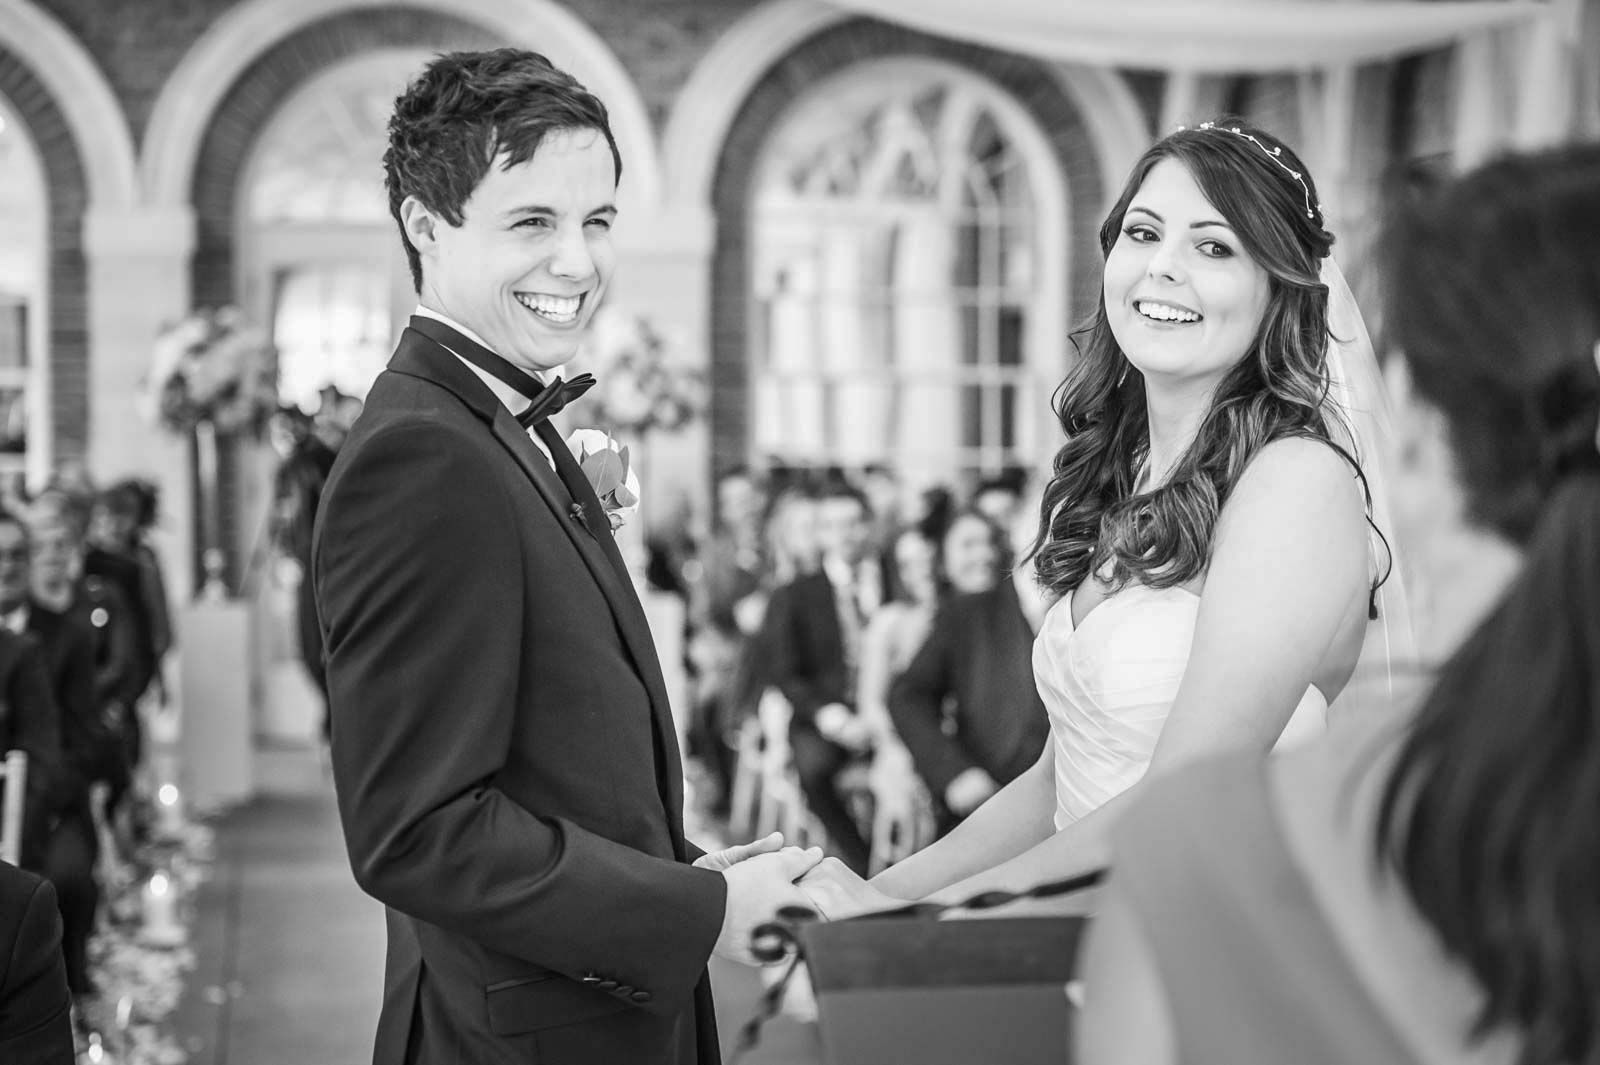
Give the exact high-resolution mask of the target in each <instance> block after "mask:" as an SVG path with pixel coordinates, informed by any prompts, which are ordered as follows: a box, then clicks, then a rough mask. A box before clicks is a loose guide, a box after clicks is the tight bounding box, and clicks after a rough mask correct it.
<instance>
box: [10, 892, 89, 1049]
mask: <svg viewBox="0 0 1600 1065" xmlns="http://www.w3.org/2000/svg"><path fill="white" fill-rule="evenodd" d="M75 1060H76V1057H75V1053H74V1049H73V1041H72V996H71V994H70V993H69V992H68V990H67V973H66V969H65V967H64V966H63V964H62V960H61V916H60V914H59V913H58V912H57V910H56V893H55V889H54V888H52V887H51V886H50V881H48V880H45V879H43V878H41V877H38V876H35V875H34V874H33V873H29V872H24V871H23V870H21V869H18V868H17V867H16V866H14V865H9V864H7V863H6V862H0V1061H4V1062H15V1063H16V1065H73V1062H74V1061H75Z"/></svg>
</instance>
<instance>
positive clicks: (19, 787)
mask: <svg viewBox="0 0 1600 1065" xmlns="http://www.w3.org/2000/svg"><path fill="white" fill-rule="evenodd" d="M0 785H3V790H0V861H5V862H10V863H11V864H12V865H16V864H17V863H18V862H19V861H20V860H21V858H22V804H23V794H24V792H25V790H26V788H27V786H28V755H27V753H26V752H24V751H7V752H6V757H5V761H4V762H3V763H0Z"/></svg>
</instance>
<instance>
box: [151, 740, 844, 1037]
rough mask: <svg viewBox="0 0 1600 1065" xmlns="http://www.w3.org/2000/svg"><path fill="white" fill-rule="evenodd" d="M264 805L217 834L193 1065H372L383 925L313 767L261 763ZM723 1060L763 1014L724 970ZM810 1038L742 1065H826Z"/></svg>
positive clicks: (776, 1032)
mask: <svg viewBox="0 0 1600 1065" xmlns="http://www.w3.org/2000/svg"><path fill="white" fill-rule="evenodd" d="M256 768H257V774H256V777H257V780H258V781H259V782H260V786H259V789H258V794H257V797H256V798H255V799H254V800H253V801H252V802H250V803H249V804H248V805H245V806H243V807H240V808H238V809H236V810H234V811H232V812H231V813H229V814H228V815H226V816H225V817H222V818H221V819H219V820H218V821H217V822H216V824H215V827H216V831H217V859H216V862H215V865H214V867H213V869H212V875H211V879H210V880H209V882H208V883H207V884H206V885H205V886H204V887H203V888H202V890H201V893H200V898H199V900H198V918H197V928H196V930H195V946H196V953H197V955H198V958H199V967H198V969H197V971H196V972H194V973H193V974H191V979H190V981H189V984H188V986H187V988H186V992H185V996H184V1001H183V1003H182V1004H181V1006H180V1007H179V1010H178V1012H177V1014H176V1016H175V1023H176V1025H177V1028H178V1030H179V1032H180V1034H181V1039H180V1043H183V1044H185V1045H186V1046H187V1047H188V1049H189V1051H190V1059H189V1065H365V1063H366V1062H368V1061H370V1060H371V1045H372V1044H371V1040H372V1030H373V1025H374V1022H375V1019H376V1017H377V1011H378V1002H379V993H380V989H381V983H382V978H383V948H384V934H383V914H382V911H381V909H380V908H379V907H378V905H377V904H376V903H375V902H373V901H372V900H371V899H369V898H367V897H366V896H365V895H363V894H362V893H361V891H360V889H359V888H357V887H356V885H355V882H354V880H353V879H352V878H351V875H350V869H349V865H348V864H347V862H346V859H345V854H344V847H343V842H342V840H341V838H340V833H339V824H338V818H337V815H336V813H335V811H334V806H333V789H332V784H331V782H329V781H328V779H327V778H326V776H325V774H324V772H323V770H322V767H321V765H320V764H319V762H318V759H317V755H316V754H315V753H314V752H311V751H306V750H290V751H260V752H258V753H257V766H256ZM712 979H713V982H714V984H715V986H716V989H717V1003H718V1015H719V1019H720V1021H721V1027H722V1031H723V1044H724V1048H725V1053H726V1052H727V1050H728V1048H731V1047H732V1046H733V1045H734V1039H735V1032H736V1031H737V1029H738V1028H739V1027H740V1026H741V1025H742V1024H743V1023H744V1021H745V1020H746V1019H748V1018H749V1017H750V1016H751V1014H752V1013H753V1012H754V1010H755V1004H756V998H757V996H758V995H759V993H760V983H759V980H758V978H757V975H756V973H755V972H754V971H753V970H749V969H745V968H742V967H740V966H736V965H725V964H723V963H721V962H715V963H714V964H713V967H712ZM821 1061H822V1056H821V1051H820V1049H819V1043H818V1040H817V1036H816V1030H815V1028H814V1027H813V1026H811V1025H808V1024H802V1023H800V1022H797V1021H795V1020H793V1019H790V1018H787V1017H785V1018H780V1019H778V1020H777V1021H775V1022H773V1023H771V1024H769V1025H768V1026H767V1029H766V1030H765V1032H764V1033H763V1037H762V1043H761V1046H760V1047H759V1048H758V1049H757V1050H756V1051H755V1052H753V1053H751V1054H750V1055H748V1056H747V1057H746V1058H745V1059H744V1061H743V1063H742V1065H820V1063H821Z"/></svg>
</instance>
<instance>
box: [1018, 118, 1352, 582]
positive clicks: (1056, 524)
mask: <svg viewBox="0 0 1600 1065" xmlns="http://www.w3.org/2000/svg"><path fill="white" fill-rule="evenodd" d="M1215 125H1224V126H1226V127H1227V129H1225V130H1224V129H1205V128H1197V129H1185V130H1179V131H1178V132H1176V133H1173V134H1171V135H1170V136H1168V137H1165V138H1163V139H1162V140H1160V141H1158V142H1157V143H1156V144H1155V145H1154V146H1153V147H1151V148H1150V149H1149V150H1148V151H1146V152H1145V153H1144V155H1143V156H1142V157H1141V158H1140V159H1139V161H1138V163H1137V164H1135V166H1134V168H1133V173H1132V174H1130V175H1129V176H1128V182H1127V185H1126V186H1125V187H1124V188H1123V190H1122V195H1121V196H1120V197H1119V198H1118V199H1117V202H1116V204H1115V205H1114V206H1113V207H1112V208H1111V211H1110V213H1109V214H1108V215H1107V216H1106V220H1105V223H1104V224H1103V225H1102V226H1101V227H1100V250H1101V254H1102V256H1109V255H1110V252H1111V248H1112V246H1113V245H1114V244H1115V243H1116V242H1117V239H1118V237H1119V236H1120V235H1121V233H1122V226H1123V216H1124V214H1125V213H1126V212H1127V210H1128V205H1129V203H1131V202H1132V200H1133V198H1134V196H1135V195H1136V194H1137V193H1138V191H1139V188H1140V186H1141V185H1142V184H1143V183H1144V179H1145V176H1146V175H1147V174H1149V173H1150V171H1151V169H1153V168H1154V167H1155V165H1156V164H1157V163H1159V162H1161V161H1162V160H1163V159H1174V160H1176V161H1178V162H1179V163H1181V164H1182V165H1183V167H1184V169H1186V170H1187V171H1188V172H1189V174H1190V175H1191V176H1192V177H1193V178H1194V180H1195V183H1196V184H1197V185H1199V187H1200V191H1201V192H1202V193H1203V194H1204V195H1205V197H1206V199H1207V200H1208V201H1210V203H1211V205H1212V206H1213V207H1215V208H1216V209H1217V210H1218V211H1219V212H1221V214H1222V216H1223V219H1224V220H1225V221H1227V222H1228V224H1229V225H1231V226H1232V227H1233V230H1234V232H1235V233H1237V234H1238V237H1239V240H1240V241H1241V242H1242V243H1243V245H1244V248H1245V251H1246V252H1247V253H1248V254H1249V256H1250V258H1251V259H1253V260H1254V261H1255V262H1256V263H1257V264H1259V265H1260V266H1261V267H1262V268H1263V269H1264V270H1266V272H1267V275H1268V279H1269V281H1268V284H1269V297H1268V301H1267V307H1266V311H1265V313H1264V314H1263V316H1262V320H1261V326H1260V329H1259V330H1258V331H1257V333H1256V337H1255V340H1254V341H1253V343H1252V344H1251V346H1250V348H1249V350H1248V351H1247V352H1246V353H1245V355H1244V357H1243V358H1241V359H1240V360H1239V362H1238V363H1237V364H1236V365H1235V366H1234V367H1233V368H1232V369H1231V370H1229V371H1228V373H1227V374H1226V375H1225V376H1224V377H1223V379H1222V381H1221V382H1220V384H1218V386H1217V388H1216V391H1215V392H1214V393H1213V395H1212V398H1211V405H1210V409H1209V410H1208V411H1207V413H1206V416H1205V419H1204V420H1203V421H1202V423H1201V425H1200V429H1199V433H1198V434H1197V435H1196V437H1195V439H1194V442H1193V443H1192V444H1191V445H1190V446H1189V449H1188V450H1187V451H1186V452H1185V453H1184V454H1183V456H1182V457H1181V458H1180V459H1179V461H1178V464H1177V465H1176V467H1175V468H1174V469H1173V471H1172V473H1171V476H1170V477H1169V478H1168V480H1167V482H1166V483H1165V484H1163V485H1161V486H1160V487H1158V488H1155V489H1153V490H1150V491H1144V492H1138V493H1135V491H1134V487H1135V482H1136V480H1137V477H1138V472H1139V468H1140V465H1141V463H1142V462H1143V460H1144V457H1145V455H1146V453H1147V452H1148V450H1149V444H1150V440H1149V424H1148V422H1147V421H1146V404H1145V391H1144V376H1143V375H1142V374H1141V373H1140V372H1139V370H1138V368H1137V367H1135V366H1134V365H1133V364H1132V363H1130V362H1129V361H1128V359H1127V356H1125V355H1124V354H1123V352H1122V348H1121V347H1120V346H1119V345H1118V344H1117V339H1116V337H1115V336H1114V335H1113V334H1112V332H1111V326H1110V323H1109V322H1108V320H1107V318H1106V309H1105V289H1104V286H1103V285H1102V288H1101V294H1100V300H1099V303H1098V305H1097V306H1096V308H1095V312H1094V315H1093V317H1092V318H1091V319H1090V320H1089V321H1088V322H1087V323H1086V324H1085V325H1084V326H1082V327H1081V328H1079V329H1078V330H1076V331H1075V332H1074V333H1073V335H1072V342H1073V346H1074V347H1075V348H1077V350H1078V356H1079V357H1078V361H1077V362H1076V363H1075V364H1074V366H1073V367H1072V369H1071V370H1070V371H1069V372H1068V374H1067V377H1066V379H1065V380H1064V381H1063V382H1062V384H1061V386H1060V388H1059V389H1057V392H1056V402H1055V408H1056V415H1057V417H1058V418H1059V419H1060V421H1061V428H1062V430H1063V432H1064V433H1065V434H1066V443H1065V444H1063V445H1062V446H1061V449H1060V450H1059V451H1058V452H1057V453H1056V457H1055V462H1054V465H1053V470H1052V479H1051V481H1050V484H1049V486H1048V487H1047V488H1046V489H1045V492H1044V498H1043V500H1042V502H1041V507H1040V534H1039V539H1038V540H1037V541H1036V542H1035V544H1034V548H1033V556H1034V565H1035V567H1036V569H1037V572H1038V576H1039V581H1040V583H1041V584H1043V585H1044V586H1045V587H1046V588H1047V589H1049V590H1050V591H1051V592H1052V593H1054V594H1055V595H1062V594H1065V593H1066V592H1068V591H1070V590H1071V589H1073V588H1076V587H1077V586H1078V585H1079V584H1081V583H1082V582H1083V580H1084V579H1085V578H1086V577H1088V576H1089V575H1090V574H1094V573H1103V572H1105V571H1106V570H1107V569H1109V579H1110V582H1111V585H1112V586H1113V587H1120V586H1122V585H1124V584H1126V583H1127V582H1129V581H1130V580H1131V581H1136V582H1138V583H1142V584H1147V585H1150V586H1151V587H1156V588H1164V587H1172V586H1175V585H1180V584H1184V583H1185V582H1187V581H1190V580H1192V579H1193V578H1194V577H1196V576H1198V575H1199V574H1201V573H1202V572H1204V570H1205V568H1206V565H1207V563H1208V560H1209V559H1210V556H1211V545H1212V536H1213V533H1214V530H1215V528H1216V523H1217V517H1218V515H1219V514H1220V513H1221V511H1222V506H1223V504H1224V503H1225V502H1227V499H1228V495H1229V493H1230V492H1231V491H1232V490H1233V487H1234V485H1235V484H1237V483H1238V480H1239V476H1240V474H1241V473H1243V471H1244V468H1245V467H1246V466H1247V465H1248V464H1249V462H1250V460H1251V459H1252V458H1254V457H1255V455H1256V454H1257V453H1258V452H1259V451H1260V450H1261V449H1262V448H1263V447H1264V446H1266V445H1267V444H1268V443H1270V442H1271V441H1273V440H1277V439H1280V438H1283V437H1289V436H1307V437H1314V438H1316V439H1318V440H1322V441H1325V442H1327V443H1328V444H1329V445H1330V446H1332V447H1334V448H1335V449H1336V450H1338V451H1339V452H1340V453H1341V454H1343V455H1344V456H1345V458H1346V459H1347V460H1348V461H1349V462H1350V463H1351V465H1352V466H1354V467H1355V469H1356V472H1357V474H1359V473H1360V466H1359V465H1358V464H1357V462H1356V460H1355V458H1354V457H1353V455H1352V454H1351V451H1350V449H1349V448H1348V447H1347V446H1346V445H1347V443H1348V441H1349V439H1350V436H1349V432H1348V428H1347V427H1345V426H1343V424H1342V422H1341V420H1340V418H1339V415H1338V414H1337V413H1336V412H1335V411H1334V410H1333V409H1332V408H1331V406H1330V404H1329V403H1328V402H1327V397H1328V389H1329V380H1328V373H1327V365H1326V350H1327V344H1328V287H1327V286H1326V285H1324V284H1323V283H1322V282H1321V280H1320V279H1319V277H1318V273H1319V264H1320V263H1321V261H1322V259H1324V258H1325V257H1326V256H1327V255H1328V252H1329V250H1330V249H1331V248H1332V246H1333V235H1332V234H1331V233H1329V232H1328V231H1327V230H1326V229H1324V228H1323V226H1322V215H1321V210H1320V207H1319V208H1317V209H1316V210H1315V211H1314V212H1313V215H1314V216H1313V217H1309V218H1308V217H1307V203H1308V202H1309V203H1310V204H1312V205H1315V204H1317V203H1318V199H1317V192H1316V186H1315V185H1314V184H1313V183H1312V180H1311V175H1310V174H1309V173H1307V171H1306V168H1305V164H1303V163H1302V162H1301V161H1300V159H1299V158H1298V157H1297V156H1296V155H1295V154H1294V152H1292V151H1290V150H1289V148H1288V147H1287V146H1285V145H1284V144H1283V143H1282V142H1281V141H1279V140H1278V139H1277V138H1275V137H1273V136H1272V135H1271V134H1268V133H1266V132H1264V131H1262V130H1260V129H1257V128H1256V127H1254V126H1250V125H1248V124H1246V123H1243V122H1240V121H1238V120H1235V119H1231V118H1222V119H1218V120H1217V121H1216V123H1215ZM1232 130H1238V131H1239V133H1238V134H1235V133H1233V132H1230V131H1232ZM1246 134H1247V135H1249V136H1252V137H1254V138H1255V139H1256V141H1258V142H1260V144H1262V145H1266V146H1268V148H1271V149H1276V150H1277V154H1276V155H1275V156H1273V155H1269V154H1268V153H1267V149H1264V148H1262V147H1259V146H1258V145H1257V144H1254V143H1251V141H1249V140H1247V139H1246V137H1245V136H1244V135H1246ZM1280 163H1281V164H1282V166H1280V165H1279V164H1280ZM1284 167H1288V168H1290V169H1291V170H1293V171H1295V172H1297V173H1298V174H1299V175H1300V176H1301V177H1302V178H1303V180H1304V181H1305V188H1304V189H1302V188H1301V185H1300V183H1299V182H1298V181H1296V180H1295V179H1294V178H1292V177H1290V174H1289V172H1288V171H1286V170H1285V169H1284Z"/></svg>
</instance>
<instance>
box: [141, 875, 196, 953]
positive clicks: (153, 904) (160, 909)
mask: <svg viewBox="0 0 1600 1065" xmlns="http://www.w3.org/2000/svg"><path fill="white" fill-rule="evenodd" d="M140 938H142V939H143V940H144V941H145V942H147V943H150V944H152V945H154V946H177V945H178V944H179V943H182V942H183V941H184V940H185V939H186V938H187V932H186V930H185V929H184V927H183V923H182V922H181V921H179V920H178V892H177V888H176V885H175V884H174V883H173V881H172V878H171V877H170V876H168V875H167V874H166V873H165V872H163V871H162V870H159V869H158V870H156V871H155V872H154V873H151V874H150V879H149V880H148V881H146V882H145V885H144V927H143V929H141V931H140Z"/></svg>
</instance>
